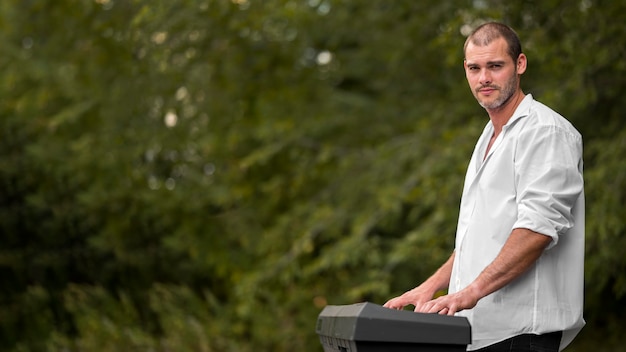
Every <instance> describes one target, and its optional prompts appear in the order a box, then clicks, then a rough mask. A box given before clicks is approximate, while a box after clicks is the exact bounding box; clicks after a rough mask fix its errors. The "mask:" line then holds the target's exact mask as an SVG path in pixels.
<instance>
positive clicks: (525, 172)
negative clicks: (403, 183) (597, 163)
mask: <svg viewBox="0 0 626 352" xmlns="http://www.w3.org/2000/svg"><path fill="white" fill-rule="evenodd" d="M493 133H494V128H493V125H492V124H491V122H489V123H487V126H486V127H485V129H484V131H483V133H482V135H481V136H480V138H479V140H478V143H477V144H476V148H475V149H474V153H473V155H472V158H471V160H470V164H469V167H468V170H467V175H466V178H465V185H464V188H463V197H462V199H461V207H460V213H459V223H458V227H457V234H456V242H455V259H454V265H453V269H452V275H451V279H450V287H449V292H450V293H454V292H457V291H459V290H461V289H463V288H464V287H466V286H468V285H469V284H470V283H471V282H472V281H473V280H474V279H475V278H476V277H477V276H478V275H479V274H480V273H481V272H482V271H483V269H484V268H485V267H486V266H487V265H489V264H490V263H491V262H492V261H493V260H494V259H495V257H496V256H497V255H498V253H499V252H500V250H501V249H502V246H503V245H504V243H505V241H506V240H507V238H508V237H509V235H510V234H511V231H512V230H513V229H515V228H526V229H529V230H532V231H535V232H538V233H541V234H543V235H546V236H550V237H551V238H552V242H551V244H550V245H549V246H548V247H547V249H546V250H545V251H544V253H543V254H542V256H541V257H540V258H539V259H538V260H537V262H536V263H535V264H533V266H531V268H530V269H529V270H528V271H527V272H526V273H525V274H523V275H522V276H520V277H518V278H517V279H515V280H514V281H512V282H511V283H509V284H508V285H506V286H505V287H503V288H501V289H500V290H498V291H496V292H494V293H492V294H490V295H488V296H486V297H484V298H483V299H481V300H480V301H479V302H478V304H477V305H476V307H474V308H473V309H470V310H465V311H461V312H459V313H457V315H460V316H466V317H467V318H468V319H469V321H470V323H471V325H472V344H471V345H469V346H468V350H475V349H478V348H481V347H485V346H488V345H491V344H493V343H496V342H499V341H502V340H505V339H507V338H509V337H512V336H515V335H519V334H524V333H534V334H542V333H547V332H553V331H564V333H563V339H562V341H561V349H563V348H565V346H567V345H568V344H569V343H570V342H571V341H572V339H573V338H574V336H576V334H577V333H578V332H579V331H580V329H581V328H582V327H583V325H584V324H585V321H584V320H583V316H582V314H583V292H584V289H583V266H584V254H585V253H584V228H585V219H584V217H585V209H584V202H585V200H584V191H583V173H582V172H583V162H582V137H581V135H580V133H578V131H576V129H575V128H574V127H573V126H572V125H571V124H570V123H569V122H568V121H567V120H566V119H565V118H563V117H562V116H560V115H559V114H557V113H556V112H554V111H553V110H551V109H550V108H548V107H547V106H545V105H543V104H541V103H539V102H538V101H536V100H534V99H533V97H532V96H531V95H530V94H529V95H527V96H526V97H525V98H524V100H523V101H522V102H521V104H520V105H519V106H518V108H517V109H516V111H515V113H514V114H513V116H512V117H511V119H510V120H509V121H508V122H507V124H506V125H505V126H504V127H503V129H502V132H501V133H500V135H499V136H498V138H497V139H496V141H495V142H494V144H493V146H492V147H491V149H490V150H489V154H488V155H487V156H486V157H485V152H486V149H487V144H488V143H489V139H490V138H491V136H492V135H493Z"/></svg>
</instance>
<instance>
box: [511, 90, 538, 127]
mask: <svg viewBox="0 0 626 352" xmlns="http://www.w3.org/2000/svg"><path fill="white" fill-rule="evenodd" d="M533 100H534V99H533V95H532V94H526V96H525V97H524V99H522V102H521V103H520V104H519V105H518V106H517V109H515V112H514V113H513V116H511V118H510V119H509V121H508V122H507V123H506V125H504V128H507V126H512V125H513V124H514V123H515V121H517V120H519V119H521V118H522V117H525V116H528V114H529V112H530V106H531V105H532V103H533Z"/></svg>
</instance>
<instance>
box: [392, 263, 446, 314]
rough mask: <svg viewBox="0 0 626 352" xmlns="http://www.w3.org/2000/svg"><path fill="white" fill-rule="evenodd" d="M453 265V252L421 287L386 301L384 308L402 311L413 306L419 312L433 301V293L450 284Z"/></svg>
mask: <svg viewBox="0 0 626 352" xmlns="http://www.w3.org/2000/svg"><path fill="white" fill-rule="evenodd" d="M453 263H454V252H452V255H451V256H450V258H449V259H448V260H447V261H446V262H445V263H444V264H443V265H442V266H441V267H440V268H439V269H437V271H436V272H435V273H434V274H433V275H432V276H431V277H429V278H428V279H427V280H426V281H424V282H423V283H422V284H421V285H419V286H417V287H415V288H414V289H412V290H410V291H407V292H405V293H404V294H402V295H401V296H398V297H395V298H392V299H390V300H389V301H387V303H385V304H384V307H387V308H392V309H403V308H404V307H406V306H408V305H413V306H415V311H416V312H418V311H421V309H422V305H423V304H424V303H426V302H428V301H430V300H432V299H433V296H434V295H435V293H436V292H437V291H439V290H443V289H446V288H447V287H448V284H449V283H450V276H451V275H452V264H453Z"/></svg>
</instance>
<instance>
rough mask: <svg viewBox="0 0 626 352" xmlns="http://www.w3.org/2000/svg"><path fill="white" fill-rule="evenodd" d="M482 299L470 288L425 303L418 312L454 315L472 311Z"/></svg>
mask: <svg viewBox="0 0 626 352" xmlns="http://www.w3.org/2000/svg"><path fill="white" fill-rule="evenodd" d="M480 298H481V296H480V294H478V293H477V292H474V291H473V290H472V289H471V288H470V287H468V288H466V289H464V290H461V291H459V292H456V293H452V294H449V295H445V296H441V297H438V298H435V299H433V300H430V301H428V302H425V303H424V304H422V305H421V306H420V307H419V310H418V309H417V307H416V309H415V311H416V312H420V313H438V314H444V315H454V314H455V313H456V312H460V311H462V310H464V309H472V308H474V307H475V306H476V303H478V300H479V299H480Z"/></svg>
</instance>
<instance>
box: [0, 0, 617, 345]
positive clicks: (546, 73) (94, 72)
mask: <svg viewBox="0 0 626 352" xmlns="http://www.w3.org/2000/svg"><path fill="white" fill-rule="evenodd" d="M487 20H499V21H505V22H506V23H508V24H509V25H511V26H512V27H514V28H515V29H516V30H517V32H518V33H519V35H520V37H521V39H522V43H523V48H524V52H525V53H526V54H527V56H528V58H529V68H528V71H527V72H526V74H525V75H524V76H523V78H522V86H523V89H524V91H525V92H526V93H532V94H533V95H534V96H535V98H536V99H538V100H540V101H542V102H543V103H545V104H547V105H549V106H551V107H552V108H554V109H555V110H557V111H558V112H560V113H561V114H563V115H564V116H566V117H567V118H568V119H569V120H570V121H572V123H573V124H574V125H575V126H576V127H577V128H578V129H579V130H580V131H581V132H582V134H583V136H584V141H585V168H586V171H585V179H586V192H587V247H586V252H587V253H586V303H585V304H586V319H587V326H586V327H585V329H584V330H583V332H582V333H581V335H579V337H578V338H577V340H576V341H575V343H574V344H573V345H572V346H571V347H570V348H569V349H568V350H569V351H589V350H592V349H594V350H596V351H624V350H626V347H624V346H625V345H624V343H623V341H620V339H619V337H620V336H622V334H623V321H624V319H625V318H626V258H625V257H624V255H623V253H624V252H623V251H624V248H625V247H626V237H625V232H626V229H625V227H626V210H625V208H624V206H623V205H624V204H625V203H626V158H625V157H624V155H626V129H625V126H626V119H625V118H624V111H626V103H625V102H626V100H625V99H624V98H623V95H624V93H625V92H626V60H624V57H626V45H625V41H626V26H625V25H624V23H626V1H625V0H617V1H608V0H606V1H602V0H574V1H564V0H561V1H557V0H542V1H533V0H524V1H504V0H473V1H461V0H459V1H451V0H450V1H446V0H444V1H436V2H431V1H415V0H398V1H386V0H368V1H349V0H289V1H288V0H263V1H260V0H176V1H148V0H126V1H121V0H3V1H2V2H1V3H0V53H1V55H0V126H1V128H0V350H2V351H126V350H133V351H321V344H320V343H319V340H318V337H317V335H316V334H315V323H316V319H317V315H318V314H319V312H320V311H321V310H322V308H323V307H324V306H325V305H327V304H351V303H355V302H361V301H371V302H375V303H378V304H382V303H384V302H385V301H386V300H387V299H388V298H390V297H392V296H394V295H397V294H399V293H402V292H404V291H405V290H407V289H410V288H412V287H414V286H415V285H416V284H418V283H420V282H421V281H422V280H424V279H425V278H426V277H427V276H428V275H430V274H431V273H432V272H433V270H435V269H436V268H437V267H438V266H439V265H440V264H441V263H442V262H443V261H444V260H445V259H447V257H448V255H449V254H450V252H451V250H452V246H453V241H454V232H455V228H456V218H457V215H458V206H459V199H460V195H461V190H462V189H461V188H462V182H463V177H464V173H465V168H466V165H467V162H468V161H469V157H470V154H471V152H472V149H473V146H474V143H475V141H476V140H477V138H478V136H479V134H480V132H481V131H482V128H483V127H484V125H485V123H486V122H487V120H488V118H487V115H486V113H485V111H484V110H483V109H482V108H481V107H480V106H479V105H478V104H477V103H476V101H475V99H474V98H473V96H472V94H471V92H470V90H469V88H468V86H467V83H466V81H465V76H464V71H463V67H462V59H463V52H462V46H463V43H464V41H465V37H466V35H467V34H468V33H469V31H470V30H471V29H472V28H473V27H475V26H476V25H478V24H480V23H482V22H484V21H487Z"/></svg>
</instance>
